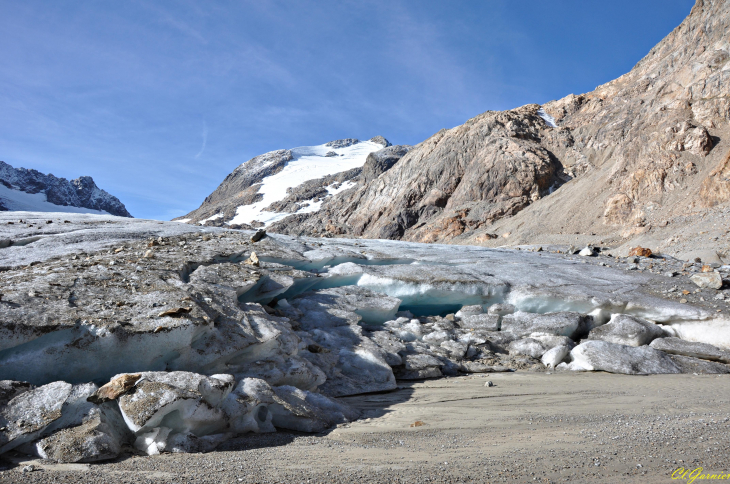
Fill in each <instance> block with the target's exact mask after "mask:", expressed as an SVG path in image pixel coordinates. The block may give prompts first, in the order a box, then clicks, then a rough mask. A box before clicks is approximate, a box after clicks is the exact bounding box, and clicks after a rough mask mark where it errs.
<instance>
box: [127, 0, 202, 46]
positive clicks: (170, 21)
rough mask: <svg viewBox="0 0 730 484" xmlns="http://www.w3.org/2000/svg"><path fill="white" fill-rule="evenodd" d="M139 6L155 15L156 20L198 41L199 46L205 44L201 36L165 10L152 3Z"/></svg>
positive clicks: (143, 3)
mask: <svg viewBox="0 0 730 484" xmlns="http://www.w3.org/2000/svg"><path fill="white" fill-rule="evenodd" d="M141 5H142V6H143V7H144V8H146V9H148V10H150V11H152V12H154V13H155V14H157V16H158V19H159V20H160V21H161V22H162V23H164V24H167V25H168V26H170V27H172V28H173V29H175V30H177V31H178V32H180V33H182V34H184V35H187V36H189V37H192V38H194V39H196V40H198V41H199V42H200V43H201V44H207V43H208V40H207V39H206V38H205V37H203V35H202V34H201V33H200V32H199V31H198V30H197V29H195V28H193V27H191V26H190V24H188V23H187V22H185V21H183V20H182V19H180V18H179V17H177V16H174V15H172V14H171V13H169V12H168V11H167V10H166V9H164V8H161V7H159V6H157V5H155V4H154V3H150V2H142V3H141Z"/></svg>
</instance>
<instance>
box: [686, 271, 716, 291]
mask: <svg viewBox="0 0 730 484" xmlns="http://www.w3.org/2000/svg"><path fill="white" fill-rule="evenodd" d="M689 279H690V280H691V281H692V282H694V283H695V284H696V285H697V286H698V287H700V288H702V289H720V288H721V287H722V277H721V276H720V273H719V272H702V273H700V274H694V275H692V276H691V277H690V278H689Z"/></svg>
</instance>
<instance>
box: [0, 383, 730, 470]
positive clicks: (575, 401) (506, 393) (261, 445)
mask: <svg viewBox="0 0 730 484" xmlns="http://www.w3.org/2000/svg"><path fill="white" fill-rule="evenodd" d="M729 380H730V377H728V376H727V375H721V376H716V375H654V376H646V377H640V376H622V375H611V374H604V373H577V374H576V373H572V372H571V373H552V374H551V373H547V374H545V373H530V372H517V373H511V374H491V375H475V376H465V377H458V378H445V379H440V380H429V381H422V382H413V383H410V382H409V383H405V382H401V383H400V384H399V387H398V389H397V390H395V391H392V392H389V393H383V394H372V395H364V396H354V397H348V398H345V399H343V400H345V401H347V402H348V403H350V404H352V405H354V406H356V407H358V408H360V409H362V410H364V413H365V416H364V419H362V420H359V421H357V422H354V423H352V424H349V425H345V426H341V427H339V428H337V429H334V430H332V431H330V432H328V433H326V434H320V435H314V436H312V435H304V434H294V433H283V432H277V433H275V434H263V435H253V436H244V437H241V438H239V439H235V440H232V441H229V442H228V443H226V444H224V446H223V447H222V448H219V449H218V450H217V451H215V452H212V453H209V454H166V455H158V456H153V457H140V456H136V455H132V454H128V455H126V456H125V457H123V458H120V459H118V460H117V461H115V462H112V463H107V464H98V465H87V464H66V465H58V464H46V463H44V462H42V461H23V460H22V459H21V458H20V457H18V458H17V459H15V460H12V462H11V461H5V462H3V464H5V466H6V470H4V471H3V472H2V473H0V482H28V483H31V482H56V483H58V482H94V483H97V484H101V483H107V482H114V483H127V482H128V483H132V482H134V483H135V484H142V483H146V482H155V483H158V482H160V483H161V482H165V483H173V482H177V483H182V482H211V483H213V482H215V483H219V482H246V483H254V482H261V483H264V482H267V483H295V482H296V483H299V482H310V483H315V482H321V483H327V482H343V483H344V482H348V483H349V482H378V483H380V482H382V483H390V482H399V483H400V482H404V483H405V482H419V483H420V482H432V483H433V482H543V483H544V482H553V483H558V482H581V483H582V482H609V483H611V482H617V483H618V482H624V483H625V482H646V483H664V482H671V481H672V477H671V475H672V472H674V471H675V470H676V469H678V468H681V467H684V468H685V469H689V470H694V469H696V468H698V467H702V468H703V471H702V472H703V473H710V474H722V473H727V472H729V471H730V459H728V457H730V442H728V426H729V424H730V408H728V407H727V401H728V400H729V399H730V385H728V382H729ZM487 381H492V382H493V383H494V386H492V387H487V386H485V383H486V382H487ZM416 422H422V423H423V425H420V426H416V427H412V425H413V424H415V423H416ZM28 465H33V466H34V467H35V469H36V470H34V471H31V472H25V473H23V472H22V469H23V467H25V466H28ZM676 476H677V474H675V477H676ZM680 481H681V480H680Z"/></svg>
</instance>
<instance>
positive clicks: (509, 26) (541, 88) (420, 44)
mask: <svg viewBox="0 0 730 484" xmlns="http://www.w3.org/2000/svg"><path fill="white" fill-rule="evenodd" d="M693 3H694V2H693V1H691V0H642V1H638V2H637V1H635V0H633V1H624V0H613V1H611V2H594V1H552V2H548V1H544V0H539V1H537V0H535V1H530V0H521V1H507V0H501V1H497V0H492V1H486V0H479V1H476V0H474V1H470V0H464V1H458V2H453V1H445V0H442V1H431V0H409V1H399V0H387V1H368V0H357V1H349V0H338V1H327V0H315V1H293V0H287V1H280V2H278V1H271V2H269V1H265V0H254V1H239V0H236V1H206V2H203V1H200V2H192V1H182V0H181V1H174V2H173V1H154V2H153V1H145V0H136V1H135V0H128V1H126V0H123V1H118V2H111V1H109V2H107V1H90V0H89V1H85V0H53V1H48V0H44V1H36V0H24V1H22V2H20V1H16V0H0V46H1V47H0V65H1V66H2V69H0V113H2V115H1V116H0V160H3V161H6V162H7V163H10V164H11V165H13V166H16V167H20V166H23V167H27V168H35V169H37V170H39V171H42V172H46V173H48V172H50V173H53V174H54V175H56V176H62V177H66V178H76V177H78V176H80V175H90V176H93V177H94V180H96V182H97V184H98V185H99V186H100V187H102V188H104V189H105V190H107V191H109V192H110V193H112V194H114V195H116V196H117V197H119V198H120V199H121V200H122V202H124V203H125V204H126V206H127V208H128V209H129V211H130V212H131V213H132V214H133V215H134V216H136V217H145V218H157V219H164V220H166V219H170V218H173V217H176V216H179V215H183V214H185V213H187V212H189V211H190V210H193V209H194V208H197V207H198V206H199V204H200V203H201V202H202V200H203V199H204V198H205V196H207V195H208V194H209V193H210V192H212V191H213V190H214V189H215V188H216V187H217V186H218V184H219V183H220V182H221V181H222V180H223V178H224V177H225V176H226V175H227V174H228V173H230V172H231V171H232V170H233V169H234V168H235V167H236V166H237V165H239V164H240V163H243V162H244V161H246V160H248V159H250V158H252V157H253V156H256V155H258V154H261V153H264V152H267V151H271V150H274V149H281V148H293V147H296V146H302V145H314V144H320V143H324V142H326V141H330V140H333V139H338V138H347V137H353V138H360V139H368V138H371V137H373V136H376V135H382V136H385V137H386V138H388V139H389V140H390V141H391V142H393V143H396V144H416V143H418V142H420V141H422V140H424V139H426V138H427V137H428V136H430V135H432V134H433V133H435V132H436V131H438V130H439V129H442V128H450V127H453V126H456V125H459V124H462V123H463V122H464V121H466V120H467V119H469V118H470V117H473V116H475V115H477V114H479V113H481V112H484V111H487V110H501V109H509V108H513V107H516V106H520V105H523V104H527V103H532V102H537V103H544V102H547V101H550V100H552V99H559V98H561V97H563V96H565V95H567V94H570V93H576V94H577V93H582V92H587V91H591V90H593V89H594V88H595V87H596V86H597V85H600V84H603V83H604V82H607V81H610V80H611V79H614V78H616V77H618V76H620V75H621V74H623V73H625V72H627V71H628V70H630V69H631V67H632V66H633V65H634V64H635V63H636V62H638V61H639V59H641V58H642V57H643V56H644V55H645V54H647V53H648V52H649V49H651V47H652V46H654V45H655V44H656V43H657V42H658V41H659V40H661V39H662V38H663V37H664V36H665V35H667V34H668V33H669V32H670V31H671V30H672V29H673V28H675V27H676V26H677V25H679V23H680V22H681V21H682V20H683V19H684V17H685V16H686V15H687V14H688V13H689V11H690V9H691V7H692V5H693Z"/></svg>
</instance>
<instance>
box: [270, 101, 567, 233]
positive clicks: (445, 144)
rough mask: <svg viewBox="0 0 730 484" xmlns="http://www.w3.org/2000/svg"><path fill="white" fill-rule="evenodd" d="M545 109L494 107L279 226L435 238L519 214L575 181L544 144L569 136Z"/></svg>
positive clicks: (292, 229) (296, 230)
mask: <svg viewBox="0 0 730 484" xmlns="http://www.w3.org/2000/svg"><path fill="white" fill-rule="evenodd" d="M539 108H540V107H539V106H538V105H529V106H524V107H522V108H519V109H515V110H512V111H505V112H486V113H484V114H482V115H480V116H477V117H476V118H474V119H471V120H469V121H468V122H467V123H465V124H463V125H461V126H458V127H456V128H453V129H451V130H443V131H440V132H438V133H436V134H435V135H433V136H432V137H431V138H429V139H428V140H426V141H424V142H423V143H421V144H419V145H418V146H416V147H414V148H413V149H412V150H410V151H409V152H408V153H407V154H406V155H405V156H403V157H402V158H400V160H399V161H398V162H397V163H395V164H394V165H392V167H391V168H390V169H387V170H381V173H379V174H378V175H377V176H369V177H367V178H365V179H364V180H363V182H364V183H362V184H361V185H359V186H358V188H357V189H356V190H351V191H348V192H346V193H342V194H341V195H339V196H337V197H335V198H333V199H332V200H330V201H328V202H327V203H325V204H324V205H323V206H322V209H321V210H320V211H319V212H318V213H316V214H312V215H311V216H309V217H307V218H306V219H305V220H301V221H294V223H292V221H290V220H288V219H285V220H284V221H281V222H279V223H277V224H275V225H274V227H273V230H278V231H281V232H288V233H295V234H322V233H330V234H332V233H334V234H350V235H355V236H363V237H370V238H386V239H399V238H403V239H406V240H414V241H421V242H435V241H438V240H443V239H448V238H451V237H454V236H458V235H461V234H462V233H464V232H465V231H467V230H475V229H478V228H480V227H483V226H486V225H489V224H490V223H491V222H493V221H494V220H497V219H499V218H502V217H505V216H509V215H513V214H515V213H517V212H519V211H520V210H521V209H523V208H524V207H526V206H527V205H529V204H530V203H532V202H534V201H536V200H538V199H540V198H542V197H543V196H545V195H547V194H548V193H550V191H551V190H553V189H555V188H556V187H558V186H560V184H562V183H563V182H564V181H565V180H567V176H566V175H565V174H564V172H563V170H562V166H561V164H560V162H559V161H558V159H557V158H556V157H555V156H554V155H553V154H552V153H551V152H550V150H548V149H547V148H546V147H545V146H543V144H542V143H541V140H543V139H545V138H547V139H549V140H553V139H559V138H560V137H561V134H560V133H558V134H554V133H552V130H553V129H554V128H551V127H550V126H549V124H548V121H546V120H545V119H543V117H541V116H540V114H539V113H538V111H539Z"/></svg>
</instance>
